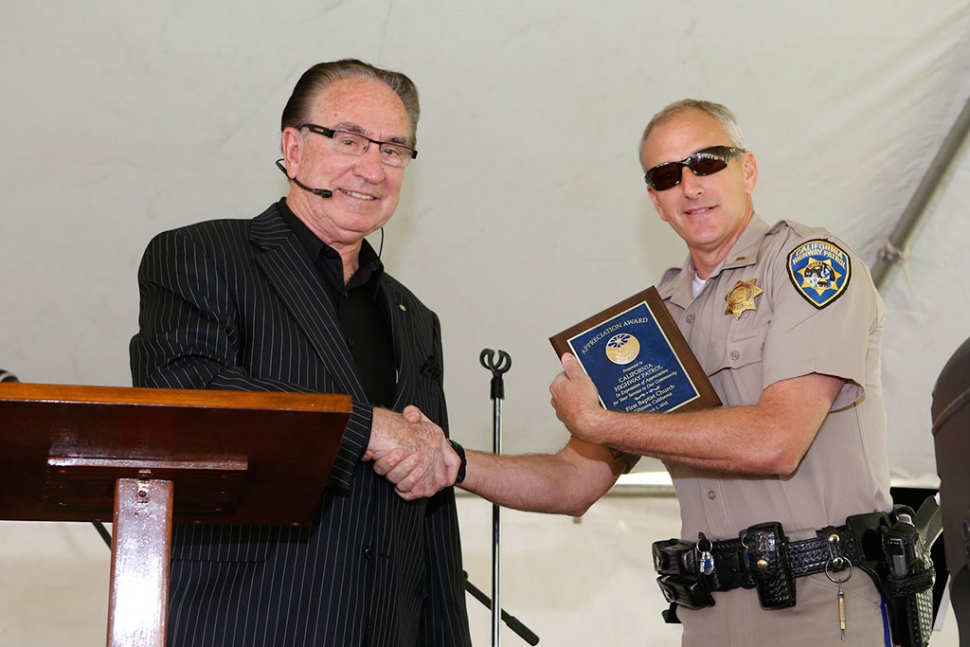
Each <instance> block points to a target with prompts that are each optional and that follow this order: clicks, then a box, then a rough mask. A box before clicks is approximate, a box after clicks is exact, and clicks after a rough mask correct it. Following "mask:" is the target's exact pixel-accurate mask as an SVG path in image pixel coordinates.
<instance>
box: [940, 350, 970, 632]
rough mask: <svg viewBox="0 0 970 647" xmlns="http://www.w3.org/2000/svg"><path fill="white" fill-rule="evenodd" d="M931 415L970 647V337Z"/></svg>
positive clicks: (944, 375) (961, 625) (953, 595)
mask: <svg viewBox="0 0 970 647" xmlns="http://www.w3.org/2000/svg"><path fill="white" fill-rule="evenodd" d="M931 412H932V415H933V443H934V446H935V448H936V472H937V474H939V476H940V508H941V509H942V511H943V543H944V545H945V547H946V565H947V570H948V571H949V572H950V601H951V603H952V605H953V613H954V615H955V617H956V620H957V628H958V629H959V632H960V645H961V647H970V339H968V340H967V341H965V342H963V345H961V346H960V348H958V349H957V351H956V352H955V353H953V356H952V357H950V359H949V361H948V362H947V363H946V366H944V367H943V370H942V371H941V372H940V376H939V378H937V380H936V385H935V386H934V387H933V404H932V406H931Z"/></svg>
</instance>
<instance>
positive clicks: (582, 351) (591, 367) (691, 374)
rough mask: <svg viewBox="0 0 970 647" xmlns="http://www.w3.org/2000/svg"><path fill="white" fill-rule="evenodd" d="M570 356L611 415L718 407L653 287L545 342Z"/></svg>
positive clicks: (719, 401) (714, 394) (688, 348)
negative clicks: (591, 381)
mask: <svg viewBox="0 0 970 647" xmlns="http://www.w3.org/2000/svg"><path fill="white" fill-rule="evenodd" d="M549 341H551V342H552V347H553V348H554V349H555V350H556V352H557V353H558V354H559V356H560V357H561V356H562V355H563V353H572V354H573V355H574V356H575V357H576V359H578V360H579V363H580V364H582V366H583V369H584V370H585V371H586V374H587V375H589V376H590V378H591V379H592V380H593V383H594V384H595V385H596V389H597V390H598V391H599V396H600V401H601V402H602V403H603V406H604V407H605V408H607V409H611V410H613V411H627V412H642V411H654V412H660V413H667V412H670V411H694V410H697V409H707V408H710V407H717V406H720V405H721V400H720V398H718V397H717V393H715V392H714V387H713V386H711V383H710V381H709V380H708V379H707V375H706V374H705V373H704V370H703V369H702V368H701V366H700V364H699V363H698V362H697V358H696V357H694V353H692V352H691V350H690V347H689V346H688V345H687V340H685V339H684V336H683V335H682V334H681V332H680V329H679V328H677V324H676V323H675V322H674V319H673V317H671V316H670V312H669V311H668V310H667V306H666V305H664V302H663V300H662V299H661V298H660V294H659V293H658V292H657V289H656V288H654V287H650V288H647V289H646V290H644V291H643V292H640V293H638V294H635V295H633V296H632V297H630V298H629V299H624V300H623V301H621V302H620V303H617V304H616V305H614V306H613V307H611V308H607V309H606V310H604V311H603V312H600V313H599V314H596V315H593V316H592V317H590V318H588V319H586V320H585V321H582V322H580V323H578V324H576V325H575V326H572V327H570V328H567V329H566V330H564V331H562V332H561V333H559V334H558V335H554V336H553V337H550V338H549Z"/></svg>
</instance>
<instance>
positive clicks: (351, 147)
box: [297, 124, 418, 168]
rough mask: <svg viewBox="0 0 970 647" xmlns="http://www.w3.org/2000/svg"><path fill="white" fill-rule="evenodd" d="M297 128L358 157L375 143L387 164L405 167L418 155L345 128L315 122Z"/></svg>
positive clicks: (382, 159) (416, 152)
mask: <svg viewBox="0 0 970 647" xmlns="http://www.w3.org/2000/svg"><path fill="white" fill-rule="evenodd" d="M297 128H306V129H307V130H309V131H310V132H311V133H315V134H317V135H323V136H324V137H326V138H327V139H329V140H330V148H331V149H332V150H335V151H337V152H338V153H343V154H344V155H354V156H355V157H360V156H361V155H363V154H364V153H366V152H367V149H368V148H370V145H371V144H377V147H378V150H380V153H381V162H383V163H384V164H387V165H388V166H397V167H401V168H403V167H405V166H407V165H408V164H409V163H410V162H411V160H413V159H414V158H415V157H417V156H418V151H416V150H414V149H413V148H408V147H407V146H402V145H401V144H392V143H391V142H381V141H377V140H376V139H371V138H370V137H364V136H363V135H361V134H360V133H349V132H347V131H346V130H333V129H332V128H324V127H323V126H317V125H316V124H300V125H299V126H297Z"/></svg>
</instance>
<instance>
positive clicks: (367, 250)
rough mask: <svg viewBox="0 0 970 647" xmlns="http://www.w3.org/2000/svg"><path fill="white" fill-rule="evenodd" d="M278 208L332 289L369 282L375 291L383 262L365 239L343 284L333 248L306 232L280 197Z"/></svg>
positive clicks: (382, 269)
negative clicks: (354, 267)
mask: <svg viewBox="0 0 970 647" xmlns="http://www.w3.org/2000/svg"><path fill="white" fill-rule="evenodd" d="M279 210H280V216H282V218H283V220H284V221H285V222H286V224H287V225H288V226H289V228H290V229H291V230H292V231H293V234H294V235H295V236H296V239H297V240H298V241H299V242H300V247H302V248H303V249H304V250H305V251H306V253H307V255H308V256H309V257H310V260H311V261H312V262H313V263H314V264H315V265H316V266H317V267H318V268H319V269H320V270H321V272H322V273H323V274H324V276H325V277H326V278H327V280H328V281H329V282H330V283H331V284H332V285H333V286H334V287H335V288H337V289H344V288H345V287H346V289H350V288H354V287H357V286H360V285H369V289H370V290H371V293H372V295H376V294H377V289H378V287H379V286H380V283H381V277H382V276H383V275H384V264H383V263H382V262H381V259H380V257H379V256H378V255H377V252H375V251H374V248H373V247H371V245H370V243H368V242H367V240H366V239H365V240H363V241H362V243H361V246H360V254H359V255H358V258H357V263H358V265H357V271H356V272H354V275H353V276H352V277H350V281H348V282H347V285H346V286H344V282H343V271H344V270H343V260H342V259H341V258H340V254H339V253H337V250H335V249H334V248H332V247H331V246H330V245H328V244H326V243H325V242H323V241H322V240H320V239H319V238H317V235H316V234H314V233H313V232H312V231H310V228H309V227H307V226H306V223H304V222H303V221H302V220H300V218H299V217H298V216H297V215H296V214H295V213H293V211H292V210H291V209H290V207H289V206H288V205H287V204H286V198H280V201H279Z"/></svg>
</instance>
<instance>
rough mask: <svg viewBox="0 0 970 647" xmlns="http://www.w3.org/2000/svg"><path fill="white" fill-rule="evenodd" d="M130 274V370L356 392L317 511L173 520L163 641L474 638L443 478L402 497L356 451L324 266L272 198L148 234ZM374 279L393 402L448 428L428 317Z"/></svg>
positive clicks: (146, 377)
mask: <svg viewBox="0 0 970 647" xmlns="http://www.w3.org/2000/svg"><path fill="white" fill-rule="evenodd" d="M138 282H139V289H140V293H141V312H140V315H139V333H138V334H137V335H136V336H135V337H134V338H133V339H132V341H131V348H130V350H131V370H132V376H133V383H134V385H135V386H147V387H168V388H197V389H201V388H209V389H222V390H245V391H298V392H322V393H349V394H351V395H352V396H353V397H354V411H353V413H352V415H351V420H350V422H349V424H348V426H347V429H346V431H345V434H344V439H343V442H342V443H341V447H340V451H339V454H338V457H337V460H336V462H335V464H334V469H333V471H332V473H331V475H330V479H329V481H328V487H327V491H326V492H325V493H324V496H323V500H322V503H321V509H320V512H319V513H318V516H317V519H316V521H315V523H314V524H313V526H312V527H309V528H298V529H294V528H255V527H232V526H177V527H176V529H175V532H174V537H173V549H172V558H173V560H172V580H171V583H170V588H171V595H170V607H169V638H168V644H169V646H170V647H189V646H192V647H249V646H253V647H255V646H260V647H263V646H266V647H269V646H272V647H288V646H293V647H297V646H299V647H310V646H314V647H317V646H319V647H324V646H326V647H343V646H354V647H356V646H360V645H369V646H374V647H384V646H388V647H390V646H395V647H397V646H411V645H428V646H442V647H444V646H449V647H450V646H456V645H470V644H471V640H470V638H469V633H468V620H467V615H466V609H465V596H464V591H463V582H462V566H461V546H460V542H459V535H458V519H457V513H456V509H455V502H454V491H453V489H451V488H448V489H446V490H443V491H441V492H439V493H438V494H437V495H436V496H434V497H432V498H430V499H424V500H420V501H415V502H405V501H403V500H401V499H400V498H399V497H397V495H395V494H394V491H393V488H392V487H391V486H390V485H389V484H388V483H387V481H386V480H385V479H383V478H382V477H379V476H377V475H375V474H374V472H373V470H372V468H371V466H370V465H369V464H365V463H361V462H360V461H359V458H360V456H361V455H362V454H363V452H364V449H365V448H366V446H367V442H368V438H369V435H370V422H371V408H370V406H368V405H367V404H366V402H367V399H366V397H365V395H364V392H363V388H362V387H361V384H360V382H359V380H358V379H357V376H356V375H355V372H354V369H353V366H354V364H353V360H352V358H351V355H350V352H349V350H348V348H347V347H346V345H345V343H344V341H343V339H342V336H341V334H340V328H339V325H338V323H337V317H336V314H335V312H334V310H333V307H332V305H331V304H330V301H329V300H328V298H327V296H326V291H325V288H324V286H323V284H322V282H321V278H320V276H319V273H318V272H317V270H316V269H315V268H314V267H313V266H312V264H311V262H310V260H309V259H308V258H306V254H305V253H304V252H303V250H302V248H301V247H300V245H299V242H298V241H297V240H296V237H295V236H294V235H293V234H292V232H291V231H290V229H289V228H288V227H287V226H286V223H285V222H284V221H283V220H282V218H281V217H280V215H279V213H278V212H277V209H276V206H275V205H273V206H271V207H270V208H269V209H268V210H267V211H266V212H264V213H263V214H261V215H260V216H257V217H256V218H255V219H253V220H221V221H211V222H204V223H199V224H197V225H192V226H190V227H185V228H182V229H178V230H174V231H169V232H165V233H162V234H159V235H158V236H156V237H155V238H154V239H153V240H152V241H151V243H150V244H149V245H148V248H147V250H146V252H145V255H144V258H143V260H142V264H141V267H140V268H139V273H138ZM383 286H384V290H383V292H384V294H385V296H386V298H387V300H388V311H389V312H390V315H391V330H392V336H393V339H394V347H395V351H396V354H397V361H398V370H399V378H398V394H397V397H396V403H395V408H397V409H398V410H400V409H401V408H403V407H404V406H405V405H407V404H415V405H417V406H418V407H420V408H421V410H422V411H424V412H425V413H426V414H427V415H428V417H430V418H431V419H432V420H434V421H435V422H437V423H438V424H440V425H441V426H442V427H443V428H444V429H445V430H446V431H447V412H446V409H445V400H444V392H443V390H442V377H441V375H442V367H443V365H442V349H441V335H440V329H439V324H438V319H437V317H436V316H435V314H434V313H433V312H431V311H430V310H428V309H427V308H426V307H425V306H424V305H423V304H422V303H421V302H420V301H419V300H418V299H417V298H416V297H415V296H414V295H413V294H412V293H411V292H410V291H408V290H407V289H406V288H405V287H404V286H402V285H401V284H400V283H398V282H397V281H395V280H394V279H393V278H392V277H390V276H389V275H387V274H385V276H384V283H383ZM402 306H403V307H402Z"/></svg>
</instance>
